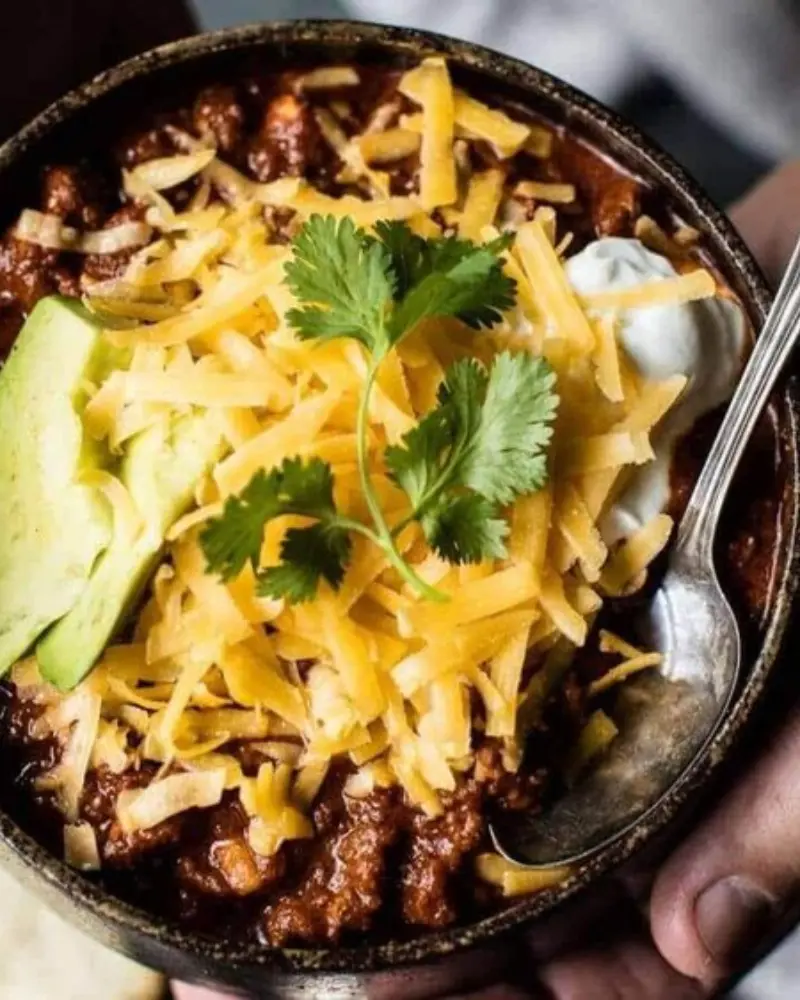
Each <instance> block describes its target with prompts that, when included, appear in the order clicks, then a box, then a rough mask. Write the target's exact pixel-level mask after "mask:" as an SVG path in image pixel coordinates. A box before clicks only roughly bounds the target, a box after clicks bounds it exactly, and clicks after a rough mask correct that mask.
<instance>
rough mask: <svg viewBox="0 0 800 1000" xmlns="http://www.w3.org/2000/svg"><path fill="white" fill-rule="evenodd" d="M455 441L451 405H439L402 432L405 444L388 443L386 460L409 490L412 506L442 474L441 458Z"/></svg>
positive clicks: (389, 468)
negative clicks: (405, 431)
mask: <svg viewBox="0 0 800 1000" xmlns="http://www.w3.org/2000/svg"><path fill="white" fill-rule="evenodd" d="M452 441H453V416H452V408H451V407H442V406H439V407H437V408H436V409H435V410H431V411H430V413H428V414H426V415H425V416H424V417H423V418H422V420H420V422H419V423H418V424H417V425H416V427H412V428H411V430H410V431H408V433H407V434H405V435H404V436H403V441H402V444H395V445H389V446H388V447H387V448H386V450H385V451H384V461H385V462H386V468H387V469H388V470H389V474H390V476H391V477H392V479H394V481H395V482H396V483H397V485H398V486H399V487H400V488H401V489H402V490H403V491H404V492H405V493H406V495H407V496H408V498H409V500H410V501H411V503H412V506H413V507H418V506H419V505H421V503H422V501H423V499H424V498H425V497H426V496H428V495H429V494H430V493H432V492H433V491H434V490H435V487H436V481H437V479H438V477H439V475H440V458H441V456H442V455H443V454H446V453H447V451H448V449H449V447H450V445H451V444H452Z"/></svg>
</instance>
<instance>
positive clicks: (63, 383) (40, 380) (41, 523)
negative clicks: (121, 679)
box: [0, 297, 111, 676]
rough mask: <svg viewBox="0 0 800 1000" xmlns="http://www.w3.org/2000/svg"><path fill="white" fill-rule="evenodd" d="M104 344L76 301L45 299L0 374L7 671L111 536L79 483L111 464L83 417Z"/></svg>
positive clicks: (100, 504)
mask: <svg viewBox="0 0 800 1000" xmlns="http://www.w3.org/2000/svg"><path fill="white" fill-rule="evenodd" d="M106 350H107V349H106V348H105V346H104V343H103V340H102V338H101V337H100V327H99V326H98V325H97V323H95V321H94V320H93V319H92V317H91V315H90V313H88V312H87V311H86V310H85V309H84V308H83V307H82V306H81V305H80V304H79V303H77V302H74V301H72V300H69V299H65V298H59V297H51V298H46V299H43V300H42V301H40V302H39V303H38V305H37V306H36V307H35V308H34V309H33V311H32V312H31V314H30V316H29V318H28V320H27V322H26V323H25V326H24V327H23V329H22V331H21V332H20V334H19V337H18V338H17V341H16V343H15V345H14V347H13V349H12V351H11V354H10V355H9V358H8V360H7V362H6V364H5V366H4V367H3V369H2V371H1V372H0V676H2V674H3V673H5V671H6V670H7V669H8V668H9V667H10V666H11V664H12V663H14V661H15V660H17V659H18V658H19V657H20V656H22V655H23V654H24V653H25V652H26V650H27V649H28V648H29V647H30V646H31V645H32V644H33V642H34V641H35V640H36V638H37V637H38V636H39V635H40V634H41V633H42V632H43V631H44V630H45V629H46V628H47V627H48V626H49V625H50V624H52V622H54V621H57V620H58V619H59V618H61V617H62V616H63V615H65V614H66V613H67V612H68V611H69V610H70V609H71V608H72V607H73V606H74V605H75V604H76V603H77V602H78V600H79V599H80V597H81V594H82V593H83V591H84V589H85V587H86V584H87V581H88V579H89V577H90V575H91V573H92V570H93V568H94V566H95V563H96V561H97V558H98V556H99V555H100V554H101V553H102V551H103V550H104V549H105V548H106V546H107V545H108V544H109V541H110V537H111V521H110V517H109V513H108V506H107V504H106V502H105V501H104V500H103V498H102V497H100V496H98V494H97V491H96V490H95V489H94V488H92V487H88V486H84V485H81V483H80V477H81V475H82V474H83V473H84V472H87V471H90V470H92V469H97V468H100V467H101V466H102V465H103V464H104V463H105V456H104V454H103V453H102V451H101V450H100V449H99V448H98V447H97V446H96V445H95V444H94V443H93V442H91V441H89V440H88V439H87V437H86V435H85V434H84V431H83V426H82V424H81V416H80V414H81V411H82V409H83V406H84V405H85V403H86V390H85V385H86V382H87V380H91V379H93V378H95V377H97V374H98V371H99V370H100V368H101V367H102V365H103V363H104V352H105V351H106Z"/></svg>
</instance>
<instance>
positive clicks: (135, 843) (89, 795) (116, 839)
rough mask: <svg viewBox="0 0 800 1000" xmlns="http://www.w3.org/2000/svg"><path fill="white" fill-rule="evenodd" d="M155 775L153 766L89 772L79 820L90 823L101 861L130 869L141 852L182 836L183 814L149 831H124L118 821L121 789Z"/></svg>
mask: <svg viewBox="0 0 800 1000" xmlns="http://www.w3.org/2000/svg"><path fill="white" fill-rule="evenodd" d="M154 775H155V767H149V766H145V767H142V768H141V769H140V770H138V771H125V772H124V773H123V774H114V772H113V771H110V770H109V769H108V768H107V767H100V768H98V769H97V770H94V771H91V772H90V773H89V775H88V776H87V779H86V784H85V785H84V789H83V796H82V798H81V809H80V811H81V819H83V820H85V821H86V822H88V823H91V824H92V826H93V827H94V829H95V831H96V833H97V839H98V846H99V847H100V856H101V857H102V859H103V861H104V862H105V863H106V864H108V865H110V866H112V867H118V868H130V867H132V866H133V865H135V864H136V863H137V862H138V861H139V859H140V858H141V857H142V855H145V854H149V853H151V852H152V851H157V850H160V849H163V848H165V847H169V846H171V845H172V844H176V843H177V842H178V840H179V839H180V836H181V830H182V828H183V822H184V815H183V814H182V815H178V816H173V817H171V818H170V819H167V820H164V822H163V823H159V824H158V825H157V826H154V827H152V828H151V829H149V830H137V831H135V832H134V833H126V832H125V831H124V830H123V829H122V827H121V826H120V824H119V822H118V821H117V818H116V815H117V799H118V798H119V796H120V794H121V793H122V792H124V791H128V790H130V789H135V788H144V787H145V786H146V785H149V784H150V782H151V781H152V780H153V777H154Z"/></svg>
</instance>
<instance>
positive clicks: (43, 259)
mask: <svg viewBox="0 0 800 1000" xmlns="http://www.w3.org/2000/svg"><path fill="white" fill-rule="evenodd" d="M63 257H64V255H62V254H59V253H58V251H56V250H47V249H45V248H44V247H40V246H38V245H37V244H36V243H28V242H27V241H25V240H18V239H16V238H15V237H14V236H12V235H11V233H10V232H9V233H7V234H6V235H5V237H4V238H3V239H2V240H0V357H2V356H4V355H5V354H7V353H8V351H9V349H10V348H11V345H12V343H13V342H14V339H15V338H16V336H17V333H18V332H19V329H20V327H21V326H22V324H23V322H24V321H25V318H26V317H27V315H28V313H29V312H30V311H31V309H33V307H34V306H35V305H36V303H37V302H38V301H39V299H41V298H44V296H45V295H54V294H55V293H56V292H59V293H60V294H61V295H75V294H77V293H78V283H77V279H76V276H75V273H74V272H73V271H72V270H71V269H70V268H69V267H68V266H67V265H65V264H64V263H62V261H63Z"/></svg>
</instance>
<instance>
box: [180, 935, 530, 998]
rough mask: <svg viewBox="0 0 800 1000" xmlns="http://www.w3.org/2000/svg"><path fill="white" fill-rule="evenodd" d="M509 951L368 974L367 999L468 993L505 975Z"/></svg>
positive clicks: (465, 955) (492, 949)
mask: <svg viewBox="0 0 800 1000" xmlns="http://www.w3.org/2000/svg"><path fill="white" fill-rule="evenodd" d="M512 964H513V952H512V951H511V950H510V948H509V947H508V946H507V945H505V944H498V945H496V946H495V947H489V948H480V949H475V950H473V951H468V952H459V953H458V954H456V955H452V956H449V957H447V958H444V959H441V960H440V961H439V962H434V963H430V964H427V965H416V966H412V967H411V968H408V969H396V970H394V971H392V972H378V973H375V974H374V975H372V976H370V978H369V981H368V983H367V985H366V989H365V993H366V995H367V997H368V998H369V1000H433V998H443V997H447V998H451V997H460V996H470V997H472V995H473V994H475V993H476V991H477V995H478V996H481V993H480V991H481V990H482V989H486V988H487V987H489V986H492V985H493V984H495V983H497V982H501V981H503V980H504V979H505V978H506V975H507V970H508V969H509V968H510V966H511V965H512ZM192 1000H193V998H192Z"/></svg>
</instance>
